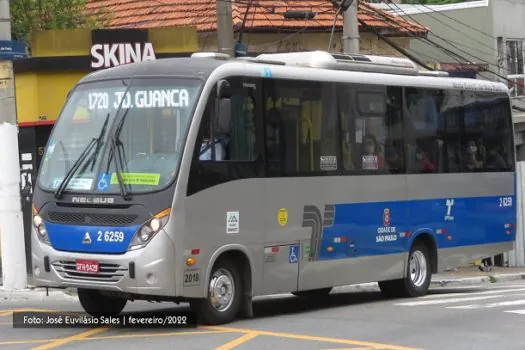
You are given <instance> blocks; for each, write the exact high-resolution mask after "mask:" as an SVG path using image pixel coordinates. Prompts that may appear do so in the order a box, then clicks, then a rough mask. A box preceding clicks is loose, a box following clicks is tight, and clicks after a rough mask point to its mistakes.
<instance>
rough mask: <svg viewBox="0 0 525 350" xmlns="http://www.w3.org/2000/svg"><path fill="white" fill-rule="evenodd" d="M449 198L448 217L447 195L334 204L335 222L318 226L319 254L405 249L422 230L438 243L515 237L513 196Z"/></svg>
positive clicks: (440, 245) (322, 257) (449, 244)
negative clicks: (386, 215) (386, 221)
mask: <svg viewBox="0 0 525 350" xmlns="http://www.w3.org/2000/svg"><path fill="white" fill-rule="evenodd" d="M504 198H510V199H511V201H512V202H511V204H510V205H509V202H508V200H506V199H505V200H504ZM450 204H451V205H450V207H451V208H450V216H449V217H447V218H446V216H447V210H448V207H447V199H430V200H410V201H393V202H380V203H377V202H376V203H357V204H337V205H335V220H334V224H333V225H332V226H331V227H325V228H324V229H323V238H322V240H321V244H320V251H319V260H332V259H344V258H348V257H360V256H370V255H380V254H392V253H403V252H407V251H408V250H409V249H410V244H411V242H412V241H413V239H414V237H415V236H416V235H417V234H419V233H421V232H428V233H431V234H432V236H433V237H434V238H435V240H436V243H437V247H438V248H453V247H461V246H469V245H478V244H489V243H500V242H501V243H502V242H512V241H514V240H515V236H516V230H515V229H516V208H515V205H516V197H515V196H507V197H477V198H454V202H453V203H450ZM385 209H388V211H389V214H390V224H389V225H386V226H385V225H383V217H384V213H385Z"/></svg>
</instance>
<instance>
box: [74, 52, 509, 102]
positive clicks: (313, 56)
mask: <svg viewBox="0 0 525 350" xmlns="http://www.w3.org/2000/svg"><path fill="white" fill-rule="evenodd" d="M330 56H333V58H332V57H330ZM338 56H341V55H340V54H330V53H327V52H320V51H316V52H304V53H299V52H296V53H276V54H262V55H260V56H258V57H256V58H242V59H239V58H225V57H224V56H222V55H221V54H216V53H215V54H214V53H210V54H209V55H207V54H204V53H199V54H194V57H176V58H162V59H157V60H153V61H145V62H138V63H132V64H126V65H121V66H117V67H113V68H109V69H104V70H100V71H97V72H94V73H91V74H89V75H87V76H85V77H84V78H82V79H81V80H80V81H79V84H81V83H87V82H95V81H101V80H112V79H130V78H132V77H153V76H156V77H165V76H186V77H200V78H202V79H204V80H206V79H208V77H209V76H210V75H212V73H214V71H216V70H217V68H219V67H220V66H224V67H223V68H224V69H226V71H230V72H235V73H240V72H244V73H243V74H250V72H251V73H253V71H254V70H258V71H261V70H265V69H270V70H271V71H273V73H276V74H272V76H273V77H275V78H277V77H281V78H289V79H293V78H297V79H314V80H317V79H320V80H322V81H324V80H326V79H329V80H333V79H334V78H333V77H336V78H335V81H337V80H339V79H341V78H342V77H346V78H343V80H345V81H346V80H353V81H359V82H364V81H368V82H370V83H372V84H377V83H379V84H387V85H388V84H394V85H400V86H413V87H435V88H445V89H459V90H470V91H486V92H505V93H507V94H509V90H508V87H507V86H506V85H505V84H503V83H501V82H493V81H486V80H479V79H469V78H456V77H448V76H443V75H440V74H436V75H435V76H433V74H432V73H433V72H419V73H418V71H417V68H416V67H417V66H416V65H415V64H413V63H412V65H413V66H410V64H408V63H407V61H408V60H406V59H402V58H395V57H381V56H364V55H355V56H356V57H357V56H359V57H357V58H358V59H357V60H356V59H355V57H350V58H349V59H348V62H343V60H342V59H340V57H338ZM362 57H365V58H366V59H369V58H372V59H373V60H375V61H376V62H372V63H373V64H368V62H366V63H364V64H363V65H362V68H363V69H362V70H361V69H360V68H361V66H360V63H359V62H358V61H359V60H360V59H361V60H362ZM331 60H333V61H331ZM394 60H395V61H396V62H394ZM404 60H405V61H404ZM345 64H348V67H345ZM221 70H222V69H221ZM320 70H321V71H323V72H322V73H320V72H319V71H320ZM389 71H390V73H389ZM437 73H442V72H437ZM363 75H366V78H365V79H366V80H363V78H364V77H363ZM262 76H264V74H263V75H262ZM266 78H268V76H266Z"/></svg>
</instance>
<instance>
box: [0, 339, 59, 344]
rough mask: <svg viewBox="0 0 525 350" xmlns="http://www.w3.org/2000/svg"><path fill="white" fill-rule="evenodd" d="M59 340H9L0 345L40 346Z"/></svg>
mask: <svg viewBox="0 0 525 350" xmlns="http://www.w3.org/2000/svg"><path fill="white" fill-rule="evenodd" d="M56 340H60V339H35V340H10V341H3V342H0V345H19V344H40V343H49V342H53V341H56Z"/></svg>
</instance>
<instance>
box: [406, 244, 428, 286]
mask: <svg viewBox="0 0 525 350" xmlns="http://www.w3.org/2000/svg"><path fill="white" fill-rule="evenodd" d="M426 277H427V260H426V259H425V255H424V254H423V253H422V252H420V251H419V250H417V251H415V252H413V253H412V255H411V256H410V279H411V280H412V283H414V285H415V286H416V287H421V286H422V285H423V283H424V282H425V279H426Z"/></svg>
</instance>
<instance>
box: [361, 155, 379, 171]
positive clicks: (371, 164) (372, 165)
mask: <svg viewBox="0 0 525 350" xmlns="http://www.w3.org/2000/svg"><path fill="white" fill-rule="evenodd" d="M378 163H379V162H378V159H377V156H363V169H366V170H376V169H379V164H378Z"/></svg>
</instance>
